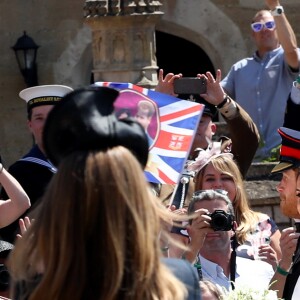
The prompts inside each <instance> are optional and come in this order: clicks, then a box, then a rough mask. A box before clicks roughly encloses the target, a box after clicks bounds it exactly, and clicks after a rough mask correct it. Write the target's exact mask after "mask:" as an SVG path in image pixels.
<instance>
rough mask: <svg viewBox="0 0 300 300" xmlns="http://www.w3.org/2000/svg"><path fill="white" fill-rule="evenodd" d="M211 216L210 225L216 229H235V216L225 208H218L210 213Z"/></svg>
mask: <svg viewBox="0 0 300 300" xmlns="http://www.w3.org/2000/svg"><path fill="white" fill-rule="evenodd" d="M208 216H210V217H211V221H210V226H211V228H212V229H213V230H214V231H229V230H231V229H233V221H234V217H233V215H231V214H228V213H226V212H225V211H224V210H220V209H217V210H215V211H214V212H213V213H211V214H208Z"/></svg>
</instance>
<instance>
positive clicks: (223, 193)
mask: <svg viewBox="0 0 300 300" xmlns="http://www.w3.org/2000/svg"><path fill="white" fill-rule="evenodd" d="M208 191H211V190H198V191H196V192H194V194H193V196H194V197H197V196H199V195H200V194H202V193H205V192H208ZM212 191H214V192H216V193H217V194H221V195H223V196H227V195H228V192H227V191H225V190H222V189H213V190H212Z"/></svg>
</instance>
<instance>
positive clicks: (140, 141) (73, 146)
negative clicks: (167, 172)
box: [43, 87, 149, 167]
mask: <svg viewBox="0 0 300 300" xmlns="http://www.w3.org/2000/svg"><path fill="white" fill-rule="evenodd" d="M118 95H119V92H118V91H117V90H115V89H112V88H108V87H87V88H82V89H77V90H74V91H73V92H71V93H69V94H67V95H66V96H65V97H63V98H62V100H61V101H60V102H59V103H57V105H56V106H55V107H54V108H53V109H52V110H51V111H50V113H49V115H48V117H47V120H46V123H45V127H44V132H43V142H44V147H45V151H46V154H47V156H48V158H49V159H50V161H51V162H52V163H53V164H54V165H55V166H58V165H59V163H60V162H61V160H62V159H63V158H64V157H66V156H67V155H69V154H71V153H73V152H75V151H93V150H96V151H97V150H107V149H109V148H112V147H115V146H119V145H120V146H124V147H126V148H127V149H129V150H130V151H131V152H132V153H133V154H134V156H135V157H136V158H137V159H138V161H139V162H140V163H141V165H142V167H145V166H146V164H147V159H148V149H149V145H148V139H147V136H146V133H145V130H144V129H143V127H142V126H141V125H140V124H139V123H138V122H137V121H135V120H133V119H131V118H125V119H121V120H119V119H118V118H117V117H116V115H115V113H114V102H115V101H116V99H117V98H118Z"/></svg>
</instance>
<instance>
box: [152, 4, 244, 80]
mask: <svg viewBox="0 0 300 300" xmlns="http://www.w3.org/2000/svg"><path fill="white" fill-rule="evenodd" d="M163 11H164V16H163V18H162V20H161V22H160V23H159V24H158V25H157V27H156V29H157V30H158V31H161V32H165V33H168V34H172V35H175V36H178V37H181V38H184V39H186V40H188V41H190V42H193V43H194V44H196V45H198V46H199V47H200V48H201V49H203V51H204V52H205V53H207V54H208V56H209V58H210V60H211V62H212V64H213V66H214V67H215V68H221V70H223V73H224V72H228V71H229V68H230V67H231V65H232V62H233V61H236V60H237V59H238V58H242V57H245V56H247V48H246V45H245V42H244V39H243V36H242V34H241V31H240V28H239V27H238V26H237V25H236V24H235V23H234V22H233V21H232V20H231V19H230V18H229V17H227V15H226V14H224V13H223V12H222V11H221V10H220V9H219V8H218V7H217V6H215V5H214V4H213V3H212V2H211V1H199V0H166V1H165V2H164V7H163ZM220 45H222V47H220ZM173 51H174V52H173V53H174V54H175V53H176V54H179V53H180V52H179V46H178V47H177V48H175V49H173ZM181 55H188V53H181ZM174 64H176V61H174ZM224 74H225V73H224Z"/></svg>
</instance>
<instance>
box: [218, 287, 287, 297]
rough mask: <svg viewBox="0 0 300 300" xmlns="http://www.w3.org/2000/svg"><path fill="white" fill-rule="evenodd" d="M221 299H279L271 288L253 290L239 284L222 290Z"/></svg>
mask: <svg viewBox="0 0 300 300" xmlns="http://www.w3.org/2000/svg"><path fill="white" fill-rule="evenodd" d="M222 299H223V300H281V298H278V297H277V292H276V291H273V290H255V289H253V288H250V287H248V286H240V287H239V288H236V289H234V290H232V291H230V292H228V291H224V295H223V298H222Z"/></svg>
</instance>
